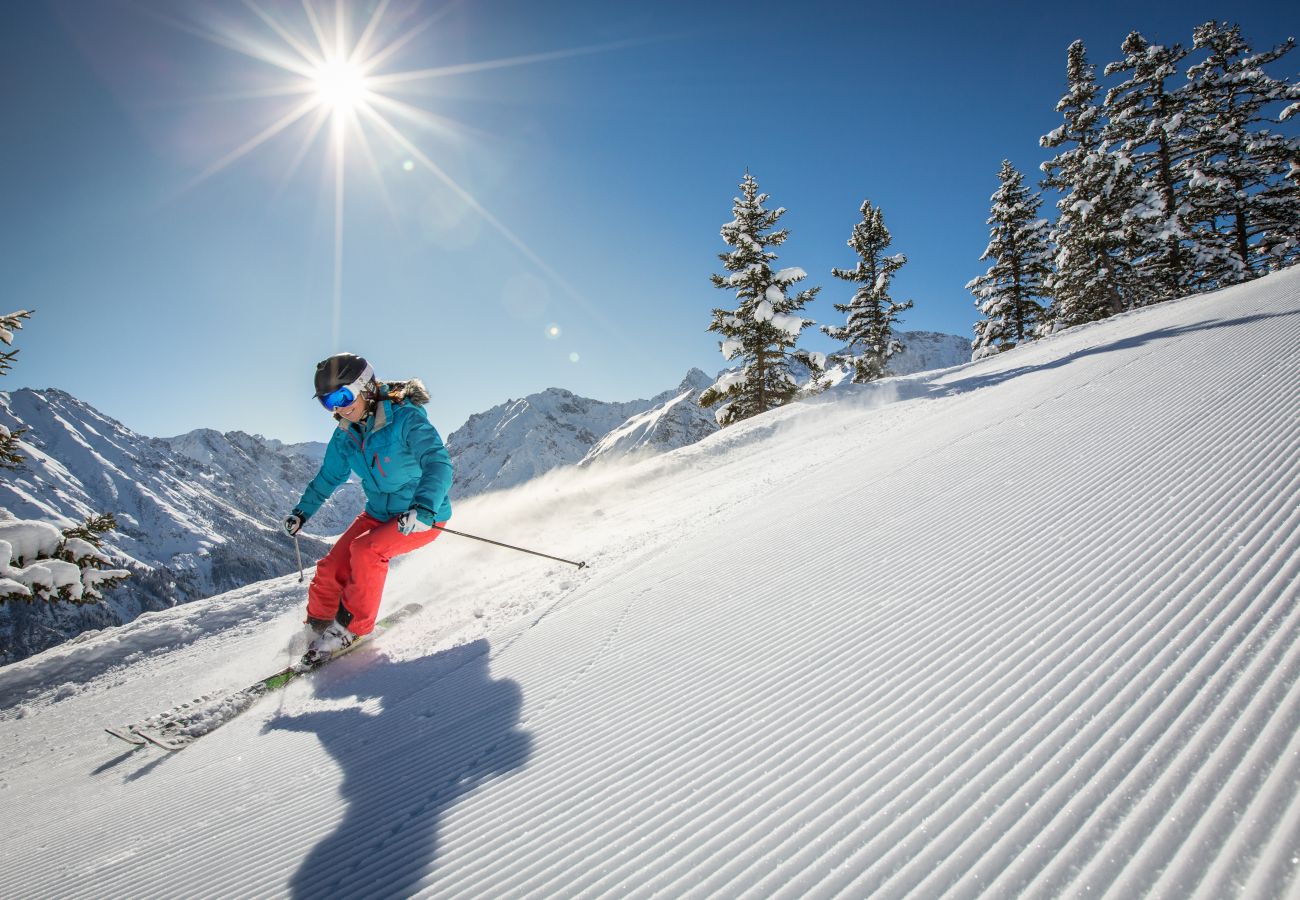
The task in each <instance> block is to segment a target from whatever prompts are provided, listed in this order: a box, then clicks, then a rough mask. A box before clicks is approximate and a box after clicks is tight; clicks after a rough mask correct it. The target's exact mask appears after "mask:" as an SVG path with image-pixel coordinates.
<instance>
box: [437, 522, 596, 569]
mask: <svg viewBox="0 0 1300 900" xmlns="http://www.w3.org/2000/svg"><path fill="white" fill-rule="evenodd" d="M433 527H434V528H436V529H438V530H439V531H445V532H447V534H454V535H457V536H458V537H464V538H471V539H473V540H476V541H482V542H483V543H485V544H495V545H496V546H498V547H505V548H506V549H507V550H518V551H519V552H520V553H531V554H532V555H533V556H541V557H544V558H546V559H553V560H555V561H556V562H562V563H568V564H569V565H571V566H577V567H578V568H579V569H585V568H586V567H587V564H586V563H585V562H574V561H573V560H571V559H562V558H560V557H558V556H551V555H550V554H549V553H538V552H537V551H536V550H528V549H526V548H524V547H516V546H515V545H514V544H503V543H501V542H500V541H494V540H492V539H491V538H485V537H479V536H478V535H476V534H466V533H465V532H463V531H452V530H451V529H450V528H444V527H442V526H441V525H434V526H433Z"/></svg>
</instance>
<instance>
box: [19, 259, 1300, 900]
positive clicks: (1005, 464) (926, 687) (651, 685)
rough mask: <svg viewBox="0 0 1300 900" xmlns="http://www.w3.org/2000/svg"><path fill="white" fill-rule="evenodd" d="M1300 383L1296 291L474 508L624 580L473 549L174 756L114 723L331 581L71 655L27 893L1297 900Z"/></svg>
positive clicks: (1292, 280) (23, 842)
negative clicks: (345, 651)
mask: <svg viewBox="0 0 1300 900" xmlns="http://www.w3.org/2000/svg"><path fill="white" fill-rule="evenodd" d="M1297 384H1300V270H1294V271H1292V272H1288V273H1282V274H1280V275H1276V276H1273V277H1270V278H1267V279H1263V280H1261V281H1259V282H1256V283H1253V284H1251V285H1247V286H1242V287H1239V288H1235V289H1231V290H1226V291H1222V292H1220V293H1217V294H1213V295H1206V296H1201V297H1196V298H1193V299H1190V300H1186V301H1183V302H1180V303H1177V304H1166V305H1163V306H1160V307H1155V308H1151V309H1148V310H1145V311H1142V312H1139V313H1134V314H1128V315H1125V316H1122V317H1119V318H1116V319H1112V320H1109V321H1107V322H1103V323H1099V324H1096V325H1092V326H1088V327H1083V328H1076V329H1072V330H1070V331H1068V332H1065V333H1063V334H1061V335H1058V336H1056V337H1054V338H1052V339H1050V340H1047V341H1042V342H1039V343H1036V344H1032V345H1029V346H1025V347H1021V348H1017V349H1016V350H1013V351H1011V352H1008V353H1005V354H1002V355H999V356H997V357H994V358H992V359H989V360H984V361H981V362H978V363H973V364H969V365H965V366H961V367H957V368H954V369H950V370H946V371H943V372H940V373H928V374H923V375H917V376H911V377H904V378H898V379H891V380H888V381H884V382H879V383H876V384H873V385H868V386H863V387H852V386H842V387H840V388H836V389H834V390H833V391H831V392H829V393H828V394H826V395H823V396H822V397H821V398H819V399H820V402H818V403H808V404H800V405H797V406H794V407H786V408H784V409H782V410H778V411H776V412H774V413H772V414H769V415H765V416H762V417H759V418H757V419H755V420H750V421H749V422H746V423H742V424H741V425H738V426H734V427H732V428H729V429H726V430H724V431H723V432H721V433H719V434H716V435H714V436H712V437H710V438H707V439H705V440H703V441H701V442H699V443H697V444H694V445H692V446H690V447H687V448H684V449H682V450H678V451H675V452H673V453H670V454H666V455H663V456H658V457H654V458H652V459H649V460H646V461H643V462H640V463H638V464H635V465H623V466H615V465H610V466H595V467H592V468H590V469H585V470H576V471H575V470H568V471H566V472H563V473H557V474H555V475H552V476H547V477H544V478H541V479H539V480H537V481H535V482H533V483H530V484H528V485H526V486H524V487H522V488H520V489H517V490H513V491H504V492H500V493H497V494H492V495H486V496H483V497H478V498H474V499H471V500H469V501H466V502H464V503H462V504H460V505H459V506H458V510H457V518H456V521H455V522H453V526H454V527H457V528H460V529H462V530H465V531H469V532H473V533H483V534H488V535H490V536H493V537H496V538H498V539H502V540H507V541H512V542H518V543H524V544H527V545H530V546H537V547H539V548H541V549H546V550H547V551H549V552H553V553H557V554H560V555H563V556H568V557H570V558H582V559H586V560H587V561H588V562H590V563H591V566H592V567H591V568H590V569H587V570H583V571H581V572H575V571H574V570H572V569H566V568H564V567H562V566H559V565H553V564H549V563H545V562H541V561H537V560H534V559H532V558H529V557H524V556H521V555H518V554H508V553H506V552H505V551H500V550H496V549H494V548H490V547H485V546H482V545H477V544H474V543H473V542H470V541H466V540H463V539H459V538H455V537H453V536H444V537H443V538H441V539H439V541H438V542H436V543H435V544H434V545H433V546H432V547H431V548H429V549H428V550H426V551H422V552H421V553H419V554H416V555H415V556H411V557H406V558H404V559H401V560H399V561H397V562H396V563H395V566H394V572H393V575H392V577H391V578H390V580H389V588H388V593H387V596H386V605H387V606H389V607H392V606H395V605H397V604H401V603H405V602H409V601H411V600H420V601H424V602H427V603H428V604H429V607H428V609H427V610H426V611H425V613H423V614H421V615H420V616H418V617H417V618H416V619H415V620H413V621H412V622H410V623H409V624H408V625H407V626H404V627H403V628H402V629H401V630H399V631H395V632H392V633H390V634H388V635H386V636H385V637H384V638H383V639H382V640H381V641H380V642H378V643H377V644H375V645H373V646H371V647H369V648H368V649H364V650H359V651H358V652H357V653H356V654H354V655H353V656H350V657H347V658H345V659H343V660H340V661H339V662H338V663H336V664H335V665H334V666H332V667H331V668H329V669H327V670H325V671H324V672H322V673H320V674H319V675H318V676H316V677H315V678H313V679H310V680H309V681H307V682H306V683H298V684H295V685H293V686H291V688H290V689H289V690H287V691H286V692H285V693H284V694H283V695H282V696H280V697H276V698H273V699H268V700H264V701H263V702H262V703H261V704H259V705H258V706H255V707H254V708H253V709H252V710H250V711H249V712H248V713H247V714H245V716H244V717H243V718H241V719H238V720H236V721H234V722H232V723H231V724H229V725H227V726H226V727H225V728H224V729H222V730H220V731H218V732H216V733H214V734H212V735H210V736H208V737H206V738H204V739H203V740H202V741H200V742H199V743H197V744H195V745H194V746H193V747H191V748H189V749H187V750H185V751H182V752H181V753H178V754H175V755H171V756H166V755H162V754H160V753H155V752H153V751H138V752H130V751H123V750H122V748H120V747H118V748H112V747H106V746H104V743H103V740H102V738H101V737H100V735H98V734H97V733H96V728H97V727H98V726H99V725H100V724H102V723H105V722H115V721H127V720H130V719H132V718H136V717H140V716H143V715H146V714H148V713H152V712H155V711H157V710H158V709H160V708H163V707H166V706H169V705H170V704H172V703H173V702H175V701H177V700H179V699H182V698H183V697H185V696H187V695H192V694H195V695H196V694H198V693H201V692H204V691H207V690H211V689H213V688H215V687H218V686H222V685H225V686H232V685H235V684H240V683H242V682H244V681H247V680H250V679H251V678H252V677H254V676H255V675H258V674H261V673H262V670H263V669H266V668H267V667H268V665H274V664H275V663H276V662H278V660H279V659H283V656H279V657H277V656H276V652H277V650H278V649H279V648H280V647H282V646H283V644H284V642H285V641H286V640H287V638H288V636H289V634H290V633H291V632H292V631H293V630H294V628H295V627H296V624H295V619H296V618H297V616H298V615H299V612H298V610H297V607H298V605H299V603H300V598H301V595H302V588H301V587H300V586H299V585H297V584H296V583H294V582H293V581H292V580H282V581H279V582H269V583H266V584H263V585H260V586H252V587H249V588H245V589H243V590H242V591H240V592H236V593H233V594H229V595H225V596H223V597H218V598H213V599H211V600H206V601H201V602H200V603H197V604H194V605H192V606H189V607H185V608H183V609H178V610H172V611H167V612H162V613H155V614H152V615H150V616H147V617H143V618H142V619H141V620H138V621H137V622H135V623H132V624H131V625H129V626H125V628H123V629H117V630H115V632H114V633H112V634H105V635H101V636H97V637H93V638H87V639H86V640H84V641H82V642H80V643H77V644H73V645H69V646H67V647H60V648H57V649H56V650H53V651H49V652H47V653H45V654H41V655H40V656H37V657H34V658H32V659H30V660H27V661H25V662H23V663H19V664H17V665H15V666H10V667H8V668H6V669H3V670H0V708H3V712H0V716H2V717H3V718H2V719H0V757H2V758H3V760H4V762H3V763H0V796H2V797H3V798H4V801H5V808H6V813H7V815H6V816H5V818H4V821H3V824H2V825H0V843H2V845H3V846H4V848H5V849H4V854H3V856H2V857H0V876H3V882H2V883H4V884H6V885H7V886H9V887H11V888H12V887H13V886H17V891H16V892H15V893H16V895H17V896H31V897H36V896H40V897H51V896H59V897H65V896H66V897H100V896H177V895H186V896H198V897H207V896H211V897H227V896H308V895H321V894H326V895H330V894H335V895H338V896H367V895H371V896H412V895H420V896H438V897H455V896H464V897H524V896H538V897H550V896H600V895H610V896H620V897H640V896H647V897H648V896H652V895H658V896H671V897H677V896H718V895H722V896H737V895H741V896H754V897H805V896H814V897H822V896H836V895H838V896H854V897H861V896H872V897H931V896H941V895H942V896H955V897H964V896H979V895H986V896H992V897H1005V896H1026V897H1047V896H1062V895H1066V896H1083V895H1087V896H1111V897H1119V898H1129V897H1137V896H1144V895H1150V896H1162V897H1188V896H1194V897H1205V898H1221V897H1233V896H1238V897H1250V898H1256V897H1283V896H1294V895H1295V892H1296V890H1297V883H1296V877H1295V870H1296V866H1297V863H1296V848H1297V846H1300V736H1298V731H1297V728H1298V726H1300V686H1298V685H1297V679H1300V644H1297V640H1296V639H1297V636H1300V589H1298V588H1297V580H1298V576H1300V503H1298V502H1297V501H1298V500H1300V452H1297V448H1298V447H1300V394H1298V393H1297V388H1296V386H1297ZM110 642H112V643H110ZM110 651H111V652H110ZM115 654H121V656H120V657H118V658H117V659H116V660H115V659H114V655H115ZM258 660H261V662H258ZM341 860H346V864H341V862H340V861H341Z"/></svg>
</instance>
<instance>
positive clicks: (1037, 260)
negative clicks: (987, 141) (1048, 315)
mask: <svg viewBox="0 0 1300 900" xmlns="http://www.w3.org/2000/svg"><path fill="white" fill-rule="evenodd" d="M998 180H999V181H1000V184H999V186H998V189H997V191H996V192H995V193H994V194H993V196H992V198H991V202H992V204H993V205H992V209H991V211H990V213H989V218H988V224H989V225H990V226H991V227H990V229H989V245H988V248H987V249H985V251H984V255H983V256H981V257H980V259H981V260H992V261H993V264H992V265H991V266H989V269H988V271H987V272H985V273H984V274H983V275H980V276H979V277H978V278H972V279H971V280H970V281H969V282H967V284H966V290H968V291H970V292H971V293H973V294H974V295H975V305H976V306H977V307H979V310H980V313H982V314H983V316H984V318H983V320H981V321H979V322H976V323H975V340H974V341H972V342H971V358H972V359H980V358H982V357H985V356H992V355H993V354H995V353H1000V352H1002V351H1003V350H1010V349H1011V348H1012V347H1014V346H1016V345H1017V344H1022V343H1024V342H1025V341H1026V340H1031V339H1032V338H1033V336H1034V334H1035V332H1036V330H1037V328H1038V326H1039V323H1040V321H1041V319H1042V316H1043V307H1042V305H1041V304H1040V303H1039V302H1038V298H1040V297H1046V296H1047V290H1046V288H1045V287H1044V283H1045V281H1046V280H1047V278H1048V277H1049V276H1050V275H1051V274H1052V252H1051V248H1050V247H1049V246H1048V244H1047V230H1048V223H1047V220H1046V219H1042V218H1039V215H1038V209H1039V206H1040V204H1041V203H1042V198H1041V197H1040V196H1039V195H1038V194H1037V193H1035V192H1034V191H1031V190H1030V189H1029V188H1027V187H1026V186H1025V179H1024V176H1023V175H1021V174H1020V172H1019V170H1017V169H1016V167H1015V166H1013V165H1012V164H1011V161H1010V160H1006V159H1004V160H1002V169H1001V171H999V172H998Z"/></svg>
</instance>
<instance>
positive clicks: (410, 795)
mask: <svg viewBox="0 0 1300 900" xmlns="http://www.w3.org/2000/svg"><path fill="white" fill-rule="evenodd" d="M488 661H489V645H488V642H487V641H486V640H479V641H475V642H474V643H472V644H467V645H465V646H462V647H457V648H455V649H452V650H448V651H446V652H444V653H440V654H437V655H434V656H430V657H425V658H422V659H415V660H408V661H405V662H390V661H388V660H386V659H384V658H382V657H381V656H378V655H373V654H367V655H366V656H365V657H363V658H357V657H347V658H345V659H342V660H339V661H338V662H337V663H334V664H333V666H331V667H330V668H329V669H326V670H323V671H322V672H321V673H320V674H319V675H317V676H316V677H315V678H314V679H313V681H314V682H316V695H317V696H318V697H321V698H342V697H357V698H358V699H359V700H361V701H366V700H372V699H378V700H379V701H380V702H381V703H382V704H383V707H384V708H383V711H381V712H378V713H374V712H367V711H364V710H363V709H361V708H359V707H357V706H350V707H348V708H346V709H334V710H323V711H320V712H312V713H307V714H304V715H297V716H278V717H276V718H274V719H272V720H271V721H270V722H269V723H267V726H266V727H267V729H268V730H270V729H282V730H287V731H310V732H313V733H315V734H316V736H317V737H318V738H319V739H320V741H321V743H322V744H323V745H324V746H325V749H326V750H328V751H329V752H330V754H331V755H332V756H333V757H334V759H335V761H336V762H337V763H338V765H339V766H341V767H342V769H343V781H342V783H341V784H340V785H339V786H338V789H339V791H340V792H341V793H342V794H343V797H344V799H345V800H346V802H347V812H346V813H345V814H344V816H343V819H342V821H340V822H339V824H338V827H337V828H335V829H334V831H333V833H331V834H330V835H329V836H327V837H326V838H324V839H323V840H322V841H321V842H320V843H318V844H317V845H316V846H315V848H313V849H312V851H311V853H309V854H308V855H307V857H306V859H305V860H304V861H303V863H302V866H301V867H300V868H299V869H298V871H297V873H296V874H295V875H294V877H293V879H292V882H291V887H292V891H293V896H294V897H320V896H339V897H342V896H353V897H356V896H409V895H410V894H411V893H412V892H413V891H414V890H415V888H416V886H417V884H418V883H419V881H420V879H421V877H422V876H423V875H424V874H425V873H426V872H428V871H429V870H430V869H431V867H432V866H433V863H434V859H435V856H436V852H437V836H438V835H437V832H438V821H439V818H440V816H441V814H442V812H443V810H445V809H446V808H447V807H448V806H450V805H451V804H452V803H453V802H454V801H455V800H456V798H457V797H459V796H460V795H462V794H464V793H466V792H468V791H470V790H472V789H473V788H474V787H476V786H477V785H478V784H480V783H481V782H483V781H484V780H486V779H488V778H490V777H492V776H494V775H500V774H502V773H505V772H509V771H511V770H512V769H515V768H518V767H519V766H522V765H523V764H524V762H525V761H527V759H528V756H529V753H530V752H531V746H532V740H531V738H530V736H529V735H528V733H527V732H524V731H521V730H519V729H518V727H517V726H518V724H519V713H520V707H521V702H522V694H521V692H520V689H519V686H518V684H517V683H515V682H514V681H508V680H497V681H494V680H492V677H491V675H490V674H489V673H488ZM336 667H337V668H336ZM370 706H373V704H367V707H370ZM329 777H330V779H331V783H332V780H333V776H332V774H331V775H330V776H329ZM307 793H308V794H313V795H314V794H315V792H314V791H309V792H307ZM332 809H333V806H332V804H331V803H330V802H329V801H328V800H327V801H326V802H325V803H324V804H322V803H319V802H313V798H312V797H304V798H303V806H302V808H301V809H300V810H297V815H298V816H301V817H305V818H307V819H310V818H311V817H312V816H313V814H317V815H325V816H329V815H331V812H330V811H331V810H332Z"/></svg>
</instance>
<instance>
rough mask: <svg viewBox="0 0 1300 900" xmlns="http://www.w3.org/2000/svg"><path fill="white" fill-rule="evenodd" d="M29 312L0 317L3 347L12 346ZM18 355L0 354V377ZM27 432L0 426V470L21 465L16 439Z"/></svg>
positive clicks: (0, 335)
mask: <svg viewBox="0 0 1300 900" xmlns="http://www.w3.org/2000/svg"><path fill="white" fill-rule="evenodd" d="M31 315H32V314H31V311H30V310H25V309H22V310H19V311H18V312H14V313H9V314H8V315H3V316H0V341H3V342H4V344H5V346H13V342H14V332H15V331H18V330H19V329H21V328H22V327H23V322H24V321H25V320H26V319H29V318H31ZM17 355H18V351H17V350H7V351H4V352H0V375H7V374H8V373H9V370H10V369H11V368H13V360H14V357H15V356H17ZM26 432H27V429H26V428H22V429H19V430H18V431H10V430H9V429H8V428H6V427H5V426H3V425H0V469H17V468H19V467H20V466H22V464H23V455H22V454H21V453H20V452H18V439H19V438H20V437H22V436H23V435H24V434H25V433H26Z"/></svg>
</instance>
